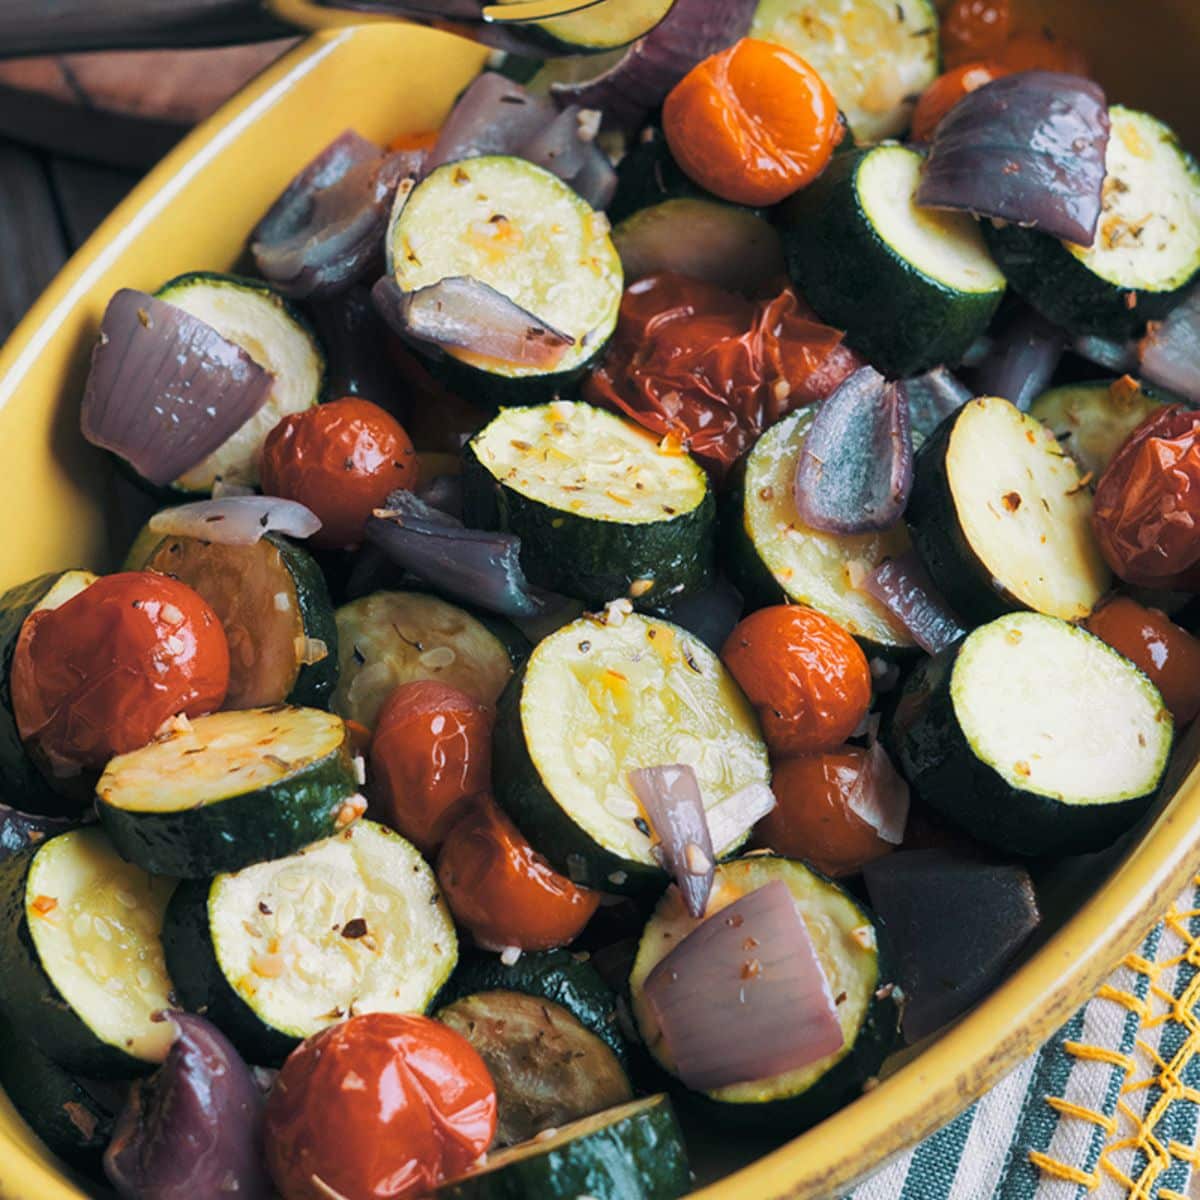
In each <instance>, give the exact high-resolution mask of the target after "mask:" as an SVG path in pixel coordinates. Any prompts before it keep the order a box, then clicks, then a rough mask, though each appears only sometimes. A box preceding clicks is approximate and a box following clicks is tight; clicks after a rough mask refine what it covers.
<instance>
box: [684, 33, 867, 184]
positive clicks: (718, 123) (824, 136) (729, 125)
mask: <svg viewBox="0 0 1200 1200" xmlns="http://www.w3.org/2000/svg"><path fill="white" fill-rule="evenodd" d="M663 133H664V134H665V135H666V139H667V144H668V145H669V146H670V148H671V153H672V154H673V155H674V157H675V161H676V162H678V163H679V165H680V167H682V168H683V170H684V171H685V172H686V174H687V175H689V176H690V177H691V178H692V179H693V180H695V181H696V182H697V183H698V184H700V186H701V187H703V188H706V189H707V190H708V191H710V192H712V193H713V194H714V195H717V196H720V197H721V198H722V199H723V200H729V201H732V202H733V203H734V204H749V205H768V204H778V203H779V201H781V200H783V199H784V198H785V197H787V196H790V195H791V194H792V193H793V192H795V191H798V190H799V189H800V188H802V187H804V186H805V185H806V184H809V183H811V182H812V181H813V180H814V179H815V178H816V177H817V176H818V175H819V174H820V173H821V172H822V171H823V170H824V169H825V167H826V166H827V165H828V163H829V160H830V158H832V157H833V151H834V149H835V148H836V146H837V145H838V143H839V142H841V140H842V138H843V137H845V135H846V129H845V125H844V124H843V123H842V118H841V114H840V113H839V112H838V106H837V101H836V100H834V98H833V94H832V93H831V92H830V90H829V89H828V88H827V87H826V86H825V83H824V81H823V80H822V79H821V77H820V75H818V74H817V72H816V71H814V70H813V69H812V67H810V66H809V65H808V63H806V62H805V61H804V59H802V58H800V57H799V56H798V55H796V54H793V53H792V52H791V51H790V50H787V49H785V48H784V47H782V46H778V45H775V44H774V43H773V42H764V41H759V40H757V39H755V38H742V39H741V41H739V42H735V43H734V44H733V45H732V46H730V47H729V49H728V50H722V51H721V52H720V53H718V54H714V55H712V56H711V57H709V58H706V59H705V60H704V61H703V62H701V63H698V64H697V65H696V66H694V67H693V68H692V69H691V70H690V71H689V72H688V73H687V75H685V76H684V78H683V79H682V80H680V82H679V83H677V84H676V85H675V87H674V88H673V89H672V91H671V93H670V94H669V95H668V96H667V99H666V101H665V103H664V104H663Z"/></svg>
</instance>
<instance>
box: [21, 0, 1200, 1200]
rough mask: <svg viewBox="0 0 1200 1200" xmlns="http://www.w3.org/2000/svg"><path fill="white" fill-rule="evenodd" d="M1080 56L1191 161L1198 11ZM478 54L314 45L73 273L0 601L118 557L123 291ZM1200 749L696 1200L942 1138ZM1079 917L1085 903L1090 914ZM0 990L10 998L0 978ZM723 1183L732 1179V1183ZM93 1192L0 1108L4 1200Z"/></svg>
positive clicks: (220, 235) (211, 251)
mask: <svg viewBox="0 0 1200 1200" xmlns="http://www.w3.org/2000/svg"><path fill="white" fill-rule="evenodd" d="M1025 7H1026V9H1027V13H1026V16H1027V18H1029V19H1031V20H1037V21H1041V20H1051V21H1052V23H1053V24H1054V26H1055V27H1056V28H1058V29H1059V30H1060V31H1061V32H1063V33H1066V34H1068V35H1069V36H1072V37H1076V38H1078V39H1079V40H1081V41H1083V42H1084V44H1085V46H1086V48H1087V49H1088V51H1089V53H1090V55H1091V57H1092V60H1093V62H1094V64H1095V66H1096V69H1097V73H1098V75H1099V77H1100V79H1101V81H1102V82H1103V83H1104V84H1105V85H1106V86H1107V88H1108V89H1109V92H1110V95H1111V96H1113V97H1114V98H1115V99H1119V100H1121V101H1122V102H1124V103H1127V104H1132V105H1135V106H1139V107H1145V108H1148V109H1150V110H1151V111H1153V112H1155V113H1156V114H1157V115H1159V116H1162V117H1163V118H1165V119H1166V120H1168V121H1170V122H1171V123H1172V124H1173V125H1174V126H1175V127H1176V129H1178V130H1179V132H1180V133H1181V135H1182V136H1183V137H1184V139H1185V140H1186V141H1188V142H1189V143H1190V144H1192V145H1193V146H1198V145H1200V104H1198V103H1197V102H1196V100H1194V99H1193V97H1194V95H1195V93H1194V90H1193V88H1192V86H1191V69H1192V68H1191V64H1192V63H1193V62H1194V61H1195V55H1196V51H1197V49H1200V8H1197V7H1195V6H1194V0H1171V2H1169V3H1168V2H1167V0H1161V2H1160V3H1159V4H1157V5H1155V6H1153V7H1154V14H1153V16H1151V15H1150V14H1149V13H1148V11H1147V6H1145V5H1143V4H1140V3H1138V2H1137V0H1128V2H1122V0H1063V2H1061V3H1050V2H1049V0H1046V2H1045V3H1041V2H1039V0H1029V3H1027V4H1026V6H1025ZM484 56H485V52H483V51H481V50H480V49H479V48H478V47H476V46H474V45H472V44H470V43H468V42H465V41H461V40H459V39H456V38H453V37H450V36H448V35H445V34H440V33H436V32H433V31H430V30H424V29H415V28H410V27H401V26H394V25H388V24H373V25H369V26H364V27H361V28H358V29H349V28H347V29H331V30H326V31H324V32H321V33H318V34H316V35H314V36H313V37H312V38H311V39H310V40H309V41H308V42H307V43H305V44H304V45H303V46H302V47H301V48H300V49H298V50H297V51H295V52H293V53H292V54H291V55H289V56H288V57H287V58H285V59H284V60H282V61H281V62H280V63H279V64H277V65H276V66H275V67H273V68H272V69H271V70H269V71H268V72H267V73H266V74H265V75H264V76H263V77H261V78H260V79H259V80H257V81H256V82H255V83H254V84H252V85H251V86H250V87H249V88H248V89H247V90H246V91H245V92H244V93H242V94H241V95H240V96H239V97H237V98H236V99H235V100H234V101H232V102H231V103H230V104H229V105H227V106H226V107H225V108H224V109H223V110H222V111H221V112H220V113H218V114H217V116H215V117H214V118H213V119H212V120H210V121H209V122H207V123H206V124H205V125H204V126H202V127H201V128H200V129H198V130H197V131H196V132H195V133H194V134H192V135H191V136H190V137H189V138H188V139H187V140H186V141H185V142H184V143H182V144H181V145H180V146H179V147H178V148H177V149H176V150H175V151H174V152H173V153H172V154H171V155H170V156H168V158H167V159H166V160H164V162H163V163H162V164H160V166H159V167H157V168H156V169H155V170H154V171H153V172H152V173H151V175H150V176H149V177H148V178H147V179H146V180H145V181H144V182H143V183H142V184H141V185H140V186H139V187H138V188H137V189H135V191H134V192H133V193H132V194H131V195H130V197H129V198H128V199H127V200H126V201H125V202H124V203H123V204H122V205H121V206H120V208H118V209H117V211H116V212H115V213H114V214H113V215H112V216H111V217H110V218H109V219H108V220H107V221H106V222H105V223H104V224H103V225H102V226H101V227H100V229H99V230H98V231H97V232H96V234H95V235H94V236H93V237H92V239H91V240H90V241H89V242H88V243H87V244H86V245H85V246H84V247H83V249H82V250H80V252H79V253H78V254H77V255H76V256H75V257H74V258H73V259H72V260H71V262H70V263H69V264H68V265H67V267H66V268H65V269H64V270H63V272H62V273H61V275H60V276H59V277H58V279H57V280H56V281H55V282H54V284H53V285H52V286H51V287H50V289H49V290H48V291H47V293H46V294H45V295H44V296H43V297H42V299H41V300H40V301H39V302H38V304H37V305H36V306H35V308H34V309H33V311H32V312H31V313H30V314H29V316H28V317H27V318H26V320H25V321H24V322H23V323H22V325H21V326H20V327H19V329H18V330H17V332H16V333H15V334H14V335H13V337H12V338H11V339H10V341H9V343H8V344H7V345H6V346H5V347H4V349H3V350H2V351H0V512H3V513H4V514H5V516H6V520H7V521H8V523H9V524H8V532H7V533H6V534H5V535H4V536H3V537H0V589H2V588H7V587H9V586H12V585H13V584H15V583H18V582H20V581H21V580H22V579H25V578H27V577H29V576H31V575H34V574H36V573H38V572H40V571H45V570H50V569H53V568H65V567H71V566H92V567H97V568H103V567H106V566H111V565H112V564H113V563H114V562H117V561H119V560H120V555H121V554H122V553H123V551H124V549H125V546H126V545H127V543H128V540H129V537H130V534H131V532H132V524H133V522H134V521H135V520H136V519H137V518H138V517H139V516H140V510H138V511H131V510H130V508H129V506H128V502H129V493H128V491H127V490H126V489H123V488H121V487H120V486H118V484H117V483H116V481H115V480H114V478H113V476H112V473H111V472H110V471H109V470H108V468H107V466H106V464H105V463H104V462H103V461H102V459H101V458H100V457H99V456H98V455H97V454H95V453H94V452H93V451H91V450H90V449H89V448H88V447H87V446H86V445H85V444H84V443H83V442H82V440H81V439H80V437H79V434H78V401H79V395H80V391H81V386H82V381H83V378H84V375H85V373H86V370H87V363H88V355H89V351H90V347H91V344H92V342H93V340H94V338H95V335H96V331H97V328H98V325H99V320H100V317H101V314H102V313H103V310H104V307H105V304H106V303H107V301H108V299H109V297H110V296H111V295H112V293H113V292H114V291H115V290H116V289H117V288H119V287H125V286H127V287H135V288H145V289H150V290H153V289H154V288H155V287H156V286H157V285H158V284H160V283H161V282H162V281H163V280H165V279H167V278H169V277H171V276H172V275H175V274H178V273H180V272H183V271H185V270H192V269H197V268H208V269H217V270H221V269H228V268H229V267H231V266H232V265H233V264H234V263H235V262H236V261H237V260H238V258H239V256H240V254H241V251H242V248H243V244H244V240H245V236H246V233H247V231H248V230H249V229H250V228H251V226H252V225H253V224H254V222H255V221H256V219H257V218H258V217H259V216H260V215H261V213H262V212H263V211H264V210H265V208H266V207H267V205H268V204H269V203H270V201H271V200H272V199H273V198H274V197H275V196H276V195H277V194H278V192H279V191H280V189H281V188H282V187H283V185H284V184H285V183H286V182H287V181H288V179H289V178H290V177H291V176H292V175H293V174H294V173H295V172H296V171H297V170H298V169H299V168H300V167H301V166H302V165H303V164H304V163H305V162H306V161H307V160H308V159H309V158H311V157H312V156H313V154H315V153H316V152H317V151H318V150H319V149H320V148H322V147H323V146H324V145H325V144H326V143H328V142H329V141H330V140H331V139H332V138H334V137H335V136H336V135H337V134H338V133H340V132H341V131H342V130H344V129H345V128H347V127H350V126H353V127H354V128H356V129H357V130H358V131H359V132H360V133H362V134H363V135H365V136H367V137H370V138H375V139H378V140H386V139H388V138H390V137H392V136H394V135H396V134H398V133H402V132H411V131H417V130H422V129H428V128H431V127H434V126H436V124H437V123H438V122H439V121H440V120H441V119H442V117H443V116H444V115H445V113H446V111H447V110H448V108H449V107H450V105H451V103H452V102H453V100H454V97H455V96H456V95H457V93H458V92H459V91H460V90H461V89H462V87H463V86H465V84H466V83H467V82H468V81H469V79H470V78H471V77H472V76H473V75H474V74H475V73H476V72H477V71H478V70H479V69H480V68H481V66H482V64H483V62H484ZM1198 744H1200V737H1198V736H1197V735H1196V730H1195V729H1193V732H1192V736H1190V737H1189V738H1188V739H1186V740H1185V742H1184V744H1183V745H1181V746H1180V747H1179V749H1178V751H1177V754H1176V761H1175V764H1174V769H1173V776H1172V779H1171V781H1170V783H1169V786H1168V789H1167V797H1168V798H1166V799H1164V801H1163V802H1162V804H1161V805H1160V807H1159V809H1158V810H1157V811H1156V813H1155V814H1154V815H1153V816H1152V817H1151V818H1150V819H1148V820H1147V821H1146V822H1144V823H1143V825H1142V826H1141V827H1140V828H1139V829H1138V830H1136V831H1135V832H1134V833H1133V834H1132V835H1130V836H1129V837H1127V838H1126V839H1124V840H1123V841H1122V843H1121V844H1120V846H1118V847H1115V848H1114V849H1113V850H1112V851H1111V852H1108V853H1105V854H1103V855H1097V856H1090V857H1089V858H1087V859H1083V860H1079V861H1076V862H1069V863H1065V864H1058V865H1056V866H1055V867H1054V868H1053V869H1052V870H1050V871H1048V872H1045V873H1044V874H1043V877H1042V878H1041V879H1040V880H1039V882H1040V884H1041V885H1042V898H1043V902H1044V906H1045V908H1046V910H1047V918H1048V919H1047V924H1046V932H1045V933H1044V935H1043V936H1042V938H1041V939H1040V941H1039V943H1038V944H1037V945H1036V946H1034V947H1033V948H1031V950H1030V951H1029V952H1028V954H1027V955H1026V957H1025V959H1024V961H1023V962H1022V964H1021V965H1020V967H1019V969H1018V970H1017V971H1015V972H1014V974H1013V975H1012V976H1011V978H1009V979H1008V980H1007V982H1005V983H1004V984H1003V985H1002V986H1001V987H1000V988H998V989H997V991H996V992H995V993H994V994H993V995H992V996H991V997H989V998H988V999H987V1000H986V1001H985V1002H984V1003H982V1004H981V1005H980V1006H979V1007H977V1008H976V1009H975V1010H974V1011H973V1012H972V1013H970V1014H969V1015H968V1016H967V1017H966V1018H964V1019H963V1020H961V1021H960V1022H958V1024H956V1025H955V1026H953V1027H952V1028H950V1029H949V1030H947V1031H945V1032H944V1033H943V1034H942V1035H941V1036H940V1037H938V1038H937V1039H935V1040H932V1041H931V1042H930V1043H928V1044H926V1045H924V1046H922V1047H919V1048H917V1049H916V1050H915V1051H909V1052H906V1053H905V1054H904V1055H902V1056H898V1057H897V1058H896V1059H895V1060H893V1062H892V1063H891V1064H890V1065H889V1070H888V1072H887V1074H886V1077H885V1078H884V1079H883V1081H882V1082H881V1083H880V1084H879V1086H878V1087H875V1088H874V1089H873V1090H871V1091H870V1092H868V1093H867V1094H865V1095H864V1096H863V1097H861V1098H860V1099H858V1100H856V1101H855V1102H854V1103H853V1104H852V1105H850V1106H849V1107H848V1108H846V1109H844V1110H843V1111H841V1112H840V1113H838V1114H836V1115H835V1116H833V1117H831V1118H830V1119H829V1120H827V1121H826V1122H824V1123H823V1124H822V1125H821V1126H820V1127H818V1128H817V1129H816V1130H813V1131H810V1132H808V1133H806V1134H803V1135H801V1136H800V1137H798V1138H795V1139H793V1140H791V1141H789V1142H787V1143H786V1144H781V1142H780V1141H778V1140H775V1141H771V1142H764V1141H762V1140H760V1139H756V1138H754V1137H751V1136H747V1135H745V1134H741V1133H738V1134H733V1133H729V1132H726V1131H708V1133H707V1134H706V1135H705V1136H701V1137H698V1138H693V1139H692V1143H693V1148H694V1149H695V1151H696V1160H697V1163H696V1165H697V1168H698V1171H699V1174H700V1178H701V1181H702V1182H705V1183H707V1184H708V1186H706V1187H705V1188H704V1190H703V1191H702V1192H701V1195H703V1196H705V1197H712V1198H716V1197H724V1198H732V1197H754V1198H755V1200H770V1198H772V1197H783V1196H789V1197H812V1198H815V1197H825V1196H834V1195H839V1194H841V1193H843V1192H844V1191H845V1190H846V1189H847V1188H848V1186H849V1185H850V1184H851V1183H852V1182H853V1181H854V1180H855V1179H856V1178H858V1177H860V1176H861V1175H863V1174H865V1173H867V1172H869V1171H870V1170H872V1169H873V1168H876V1167H878V1166H879V1165H880V1164H881V1163H882V1162H883V1161H885V1160H886V1159H887V1158H888V1157H889V1156H890V1155H892V1154H894V1153H896V1152H898V1151H899V1150H901V1149H903V1148H905V1147H906V1146H909V1145H911V1144H912V1143H913V1142H915V1141H916V1140H918V1139H919V1138H920V1137H922V1136H924V1135H926V1134H928V1133H930V1132H932V1131H933V1130H934V1129H936V1128H937V1127H939V1126H940V1125H941V1124H942V1123H944V1122H945V1121H947V1120H949V1119H950V1118H951V1117H953V1116H954V1115H955V1114H956V1113H957V1112H959V1111H960V1110H961V1109H962V1108H963V1107H965V1106H966V1105H967V1104H968V1103H969V1102H970V1101H971V1100H973V1099H974V1098H976V1097H977V1096H978V1095H980V1094H981V1093H982V1091H984V1090H985V1089H986V1088H987V1087H988V1086H989V1085H990V1084H992V1083H994V1082H995V1081H996V1080H997V1079H999V1078H1000V1077H1001V1076H1002V1075H1003V1074H1004V1073H1005V1072H1006V1071H1007V1070H1009V1069H1011V1067H1013V1066H1014V1065H1015V1064H1016V1063H1017V1061H1018V1060H1019V1059H1020V1058H1021V1056H1023V1055H1025V1054H1027V1053H1028V1052H1030V1051H1031V1050H1032V1049H1033V1048H1034V1047H1035V1046H1037V1045H1038V1044H1039V1043H1040V1042H1041V1041H1042V1040H1044V1039H1045V1038H1046V1037H1048V1036H1049V1035H1050V1034H1051V1033H1052V1032H1053V1031H1054V1030H1055V1029H1056V1028H1057V1027H1058V1025H1060V1024H1061V1023H1062V1022H1063V1021H1064V1020H1065V1019H1066V1018H1067V1017H1068V1016H1069V1015H1070V1014H1071V1013H1072V1012H1073V1011H1074V1010H1075V1008H1077V1007H1078V1006H1079V1005H1080V1004H1081V1003H1083V1002H1084V1000H1086V999H1087V998H1088V996H1089V995H1090V994H1091V993H1092V991H1093V990H1094V988H1095V987H1096V985H1097V983H1098V982H1099V981H1100V980H1101V979H1102V978H1103V976H1104V975H1105V974H1106V973H1107V971H1108V970H1109V969H1110V967H1111V966H1112V964H1113V963H1114V962H1115V961H1116V960H1117V959H1118V958H1119V957H1120V955H1121V954H1123V953H1125V952H1126V951H1127V950H1128V949H1130V948H1131V947H1132V945H1133V944H1134V943H1135V942H1136V940H1137V939H1138V938H1139V937H1140V936H1141V935H1142V933H1143V932H1144V930H1145V929H1146V928H1147V927H1148V926H1149V925H1150V924H1151V923H1152V922H1153V920H1154V919H1155V918H1156V917H1157V916H1158V915H1159V914H1160V912H1161V911H1162V910H1163V908H1165V906H1166V905H1167V903H1168V902H1169V901H1170V900H1171V899H1173V898H1174V896H1175V894H1176V892H1177V891H1178V889H1179V888H1180V887H1182V885H1183V884H1184V883H1185V882H1186V880H1187V879H1188V878H1189V876H1190V874H1191V872H1192V871H1193V869H1194V861H1193V860H1194V858H1195V854H1194V833H1193V831H1194V830H1195V829H1196V828H1197V826H1198V825H1200V771H1197V770H1193V769H1192V767H1193V764H1194V763H1195V762H1196V758H1197V749H1198ZM1085 901H1086V902H1085ZM0 986H3V983H2V981H0ZM730 1172H734V1173H733V1174H732V1175H730V1174H729V1173H730ZM87 1194H88V1193H87V1192H86V1191H85V1190H84V1189H83V1185H82V1184H81V1183H80V1182H79V1181H78V1180H77V1179H75V1178H73V1177H72V1176H70V1175H69V1173H67V1172H66V1171H64V1170H63V1169H62V1168H61V1166H60V1165H59V1164H57V1163H56V1162H55V1160H53V1159H52V1158H51V1156H50V1155H49V1154H48V1153H47V1152H46V1151H45V1150H44V1149H43V1148H42V1147H41V1146H40V1145H39V1144H38V1143H37V1141H36V1139H34V1138H33V1136H32V1135H31V1134H30V1133H29V1131H28V1129H27V1128H26V1127H25V1126H24V1124H23V1123H22V1122H21V1121H20V1119H19V1118H18V1117H17V1116H16V1114H15V1112H14V1111H13V1109H12V1107H11V1105H9V1104H8V1102H7V1100H3V1098H0V1197H3V1198H4V1200H79V1198H80V1197H83V1196H86V1195H87Z"/></svg>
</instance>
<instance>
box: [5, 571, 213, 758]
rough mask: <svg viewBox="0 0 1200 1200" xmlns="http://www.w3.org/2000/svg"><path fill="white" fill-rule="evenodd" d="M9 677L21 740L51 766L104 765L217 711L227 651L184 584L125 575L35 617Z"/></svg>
mask: <svg viewBox="0 0 1200 1200" xmlns="http://www.w3.org/2000/svg"><path fill="white" fill-rule="evenodd" d="M10 679H11V687H12V702H13V711H14V714H15V715H16V719H17V729H18V732H19V733H20V735H21V738H22V740H24V741H26V742H29V743H31V744H32V745H34V746H35V747H36V748H37V749H38V750H40V751H41V752H42V753H43V754H45V755H46V757H47V759H48V761H49V763H50V764H51V766H58V767H62V768H64V769H67V768H70V767H71V766H75V767H76V768H78V767H88V768H99V767H103V766H104V764H105V763H107V762H108V760H109V759H110V758H112V757H113V755H115V754H124V753H125V752H127V751H129V750H136V749H137V748H138V747H139V746H144V745H146V743H147V742H149V741H150V740H151V739H152V738H153V737H154V735H155V733H156V732H157V731H158V729H159V728H160V727H161V726H162V724H163V722H164V721H166V720H167V719H168V718H170V717H174V716H177V715H178V714H180V713H182V714H184V715H185V716H188V717H198V716H201V715H202V714H204V713H209V712H213V711H214V710H215V709H218V708H220V707H221V704H222V702H223V701H224V699H225V692H226V690H227V688H228V687H229V645H228V643H227V642H226V640H225V631H224V629H222V627H221V620H220V618H219V617H218V616H217V614H216V613H215V612H213V610H212V609H211V608H210V607H209V606H208V604H207V603H206V602H205V601H204V600H203V599H202V598H201V597H200V596H199V595H198V594H197V593H196V592H194V591H192V589H191V588H190V587H188V586H187V585H186V584H183V583H180V582H178V580H175V579H171V578H169V577H168V576H166V575H157V574H152V573H150V572H148V571H127V572H123V573H122V574H119V575H108V576H105V577H104V578H102V579H98V580H96V582H95V583H93V584H92V585H91V586H90V587H88V588H86V589H85V590H84V591H82V592H80V593H79V594H78V595H77V596H73V597H72V598H71V599H70V600H68V601H67V602H66V603H65V604H62V605H60V606H59V607H58V608H54V609H43V610H42V611H40V612H33V613H31V614H30V615H29V617H28V618H27V619H26V621H25V624H24V625H23V626H22V627H21V632H20V635H19V637H18V638H17V645H16V648H15V650H14V652H13V662H12V673H11V676H10Z"/></svg>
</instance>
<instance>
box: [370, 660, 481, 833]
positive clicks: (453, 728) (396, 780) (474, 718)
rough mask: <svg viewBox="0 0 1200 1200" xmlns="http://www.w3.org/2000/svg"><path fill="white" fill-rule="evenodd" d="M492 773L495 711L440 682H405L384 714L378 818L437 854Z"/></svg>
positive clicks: (376, 779)
mask: <svg viewBox="0 0 1200 1200" xmlns="http://www.w3.org/2000/svg"><path fill="white" fill-rule="evenodd" d="M491 774H492V713H491V710H490V709H489V708H488V707H487V705H485V704H481V703H480V702H479V701H478V700H476V699H474V698H473V697H471V696H468V695H467V693H466V692H462V691H459V689H458V688H454V687H450V686H449V684H445V683H439V682H438V681H437V680H433V679H420V680H415V681H414V682H412V683H404V684H401V685H400V686H399V687H398V688H397V689H396V690H395V691H394V692H392V694H391V695H390V696H388V698H387V700H385V701H384V705H383V708H381V709H380V710H379V720H378V722H377V723H376V726H375V736H374V738H373V739H372V742H371V803H372V810H373V811H375V812H377V813H378V816H379V819H380V820H381V821H383V822H384V823H385V824H387V825H390V826H391V827H392V828H393V829H395V830H396V831H397V832H399V833H402V834H403V835H404V836H405V837H406V838H408V840H409V841H410V842H412V843H413V845H415V846H416V847H417V849H418V850H420V851H421V852H422V853H423V854H432V853H433V852H434V851H436V850H437V848H438V847H439V846H440V845H441V844H442V840H443V839H444V838H445V836H446V833H447V831H448V830H449V829H450V826H451V825H452V824H453V822H454V820H455V818H456V817H457V816H458V815H459V812H460V810H461V807H462V804H463V802H464V801H465V800H466V799H467V797H469V796H474V795H477V794H478V793H479V792H484V791H487V789H488V786H489V784H490V781H491Z"/></svg>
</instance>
